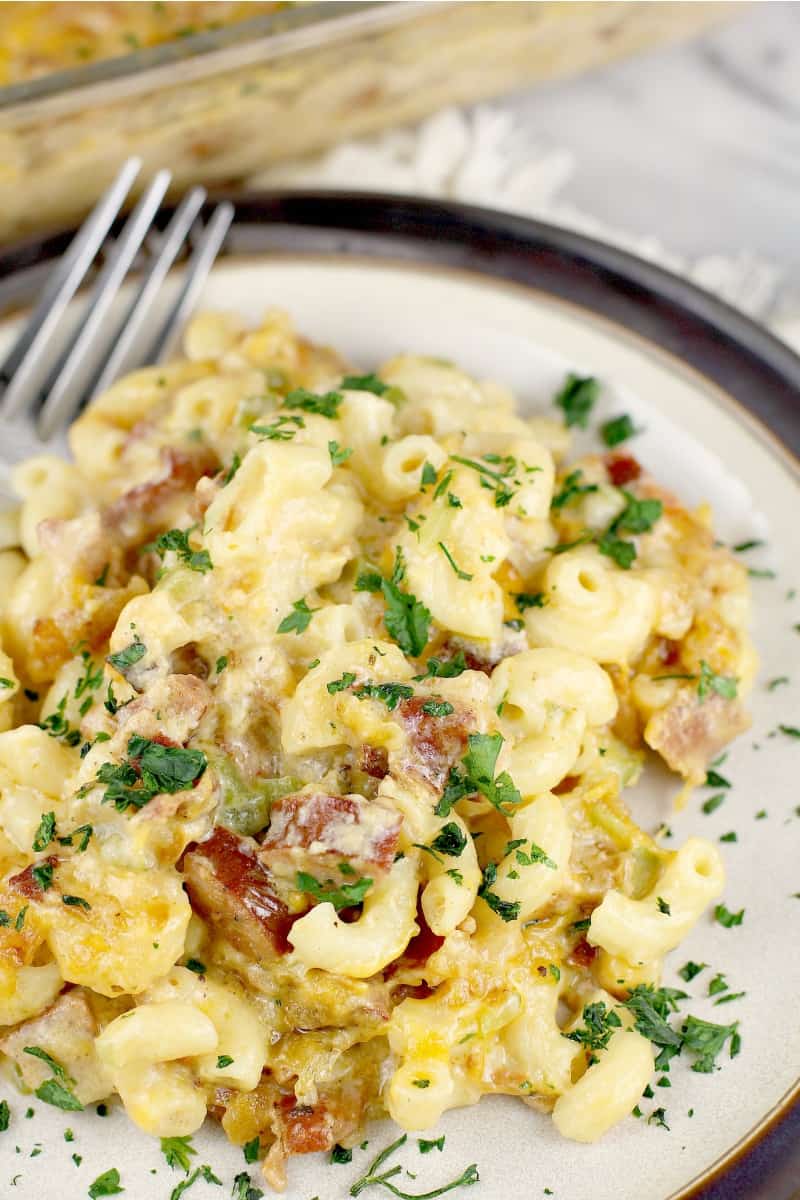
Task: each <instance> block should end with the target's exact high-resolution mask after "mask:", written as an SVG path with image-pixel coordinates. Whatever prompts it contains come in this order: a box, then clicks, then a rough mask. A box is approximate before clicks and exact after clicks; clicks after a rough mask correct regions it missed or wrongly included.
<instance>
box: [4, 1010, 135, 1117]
mask: <svg viewBox="0 0 800 1200" xmlns="http://www.w3.org/2000/svg"><path fill="white" fill-rule="evenodd" d="M106 1003H108V1002H106ZM112 1015H113V1010H112ZM97 1032H98V1030H97V1021H96V1019H95V1015H94V1012H93V1011H92V1007H91V1004H90V1003H89V999H88V993H87V992H86V991H84V989H83V988H82V987H76V988H72V989H71V990H70V991H68V992H64V993H63V994H62V995H61V996H59V997H58V999H57V1000H56V1001H55V1003H54V1004H51V1005H50V1007H49V1008H47V1009H45V1011H44V1012H43V1013H40V1014H39V1015H38V1016H36V1017H33V1018H31V1019H30V1020H29V1021H25V1022H24V1023H23V1024H22V1025H18V1026H17V1027H16V1029H14V1030H10V1031H9V1030H6V1031H4V1036H3V1039H2V1040H1V1041H0V1051H2V1053H3V1054H6V1055H8V1057H9V1058H10V1059H11V1061H12V1062H13V1063H14V1066H15V1068H16V1070H17V1071H18V1072H19V1075H20V1077H21V1079H22V1082H23V1084H24V1085H25V1087H26V1088H28V1089H30V1090H31V1091H33V1090H34V1089H35V1088H36V1087H38V1086H39V1085H40V1084H41V1083H43V1082H44V1080H45V1079H47V1078H48V1076H49V1075H51V1074H52V1071H51V1070H50V1067H48V1066H47V1065H46V1064H45V1063H43V1062H42V1061H41V1059H39V1058H36V1057H34V1056H33V1055H30V1054H26V1053H25V1047H26V1046H38V1047H39V1048H40V1049H42V1050H45V1051H46V1052H47V1053H49V1054H52V1055H53V1057H54V1058H56V1059H57V1060H58V1061H59V1063H61V1065H62V1066H63V1067H64V1068H65V1070H66V1071H67V1072H68V1073H69V1075H70V1076H71V1077H72V1079H73V1080H74V1085H73V1089H72V1090H73V1091H74V1093H75V1095H76V1097H77V1098H78V1099H79V1100H80V1101H81V1102H82V1103H83V1104H92V1103H93V1102H94V1101H96V1100H103V1099H104V1098H105V1097H106V1096H108V1095H109V1094H110V1092H111V1090H112V1088H111V1080H110V1079H109V1078H108V1076H107V1074H106V1070H105V1068H104V1067H102V1066H101V1064H100V1062H99V1061H98V1059H97V1056H96V1054H95V1049H94V1039H95V1037H96V1035H97Z"/></svg>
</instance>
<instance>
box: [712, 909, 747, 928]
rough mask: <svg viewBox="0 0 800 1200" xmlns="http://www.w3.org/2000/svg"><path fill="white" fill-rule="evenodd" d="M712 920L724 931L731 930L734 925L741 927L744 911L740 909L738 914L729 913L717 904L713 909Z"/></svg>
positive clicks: (728, 910)
mask: <svg viewBox="0 0 800 1200" xmlns="http://www.w3.org/2000/svg"><path fill="white" fill-rule="evenodd" d="M714 920H715V921H717V922H718V923H719V924H720V925H723V926H724V927H725V929H732V928H733V926H734V925H741V924H742V922H743V921H744V909H743V908H740V909H739V911H738V912H736V913H735V912H731V911H730V909H728V908H726V907H725V905H724V904H718V905H717V907H716V908H715V909H714Z"/></svg>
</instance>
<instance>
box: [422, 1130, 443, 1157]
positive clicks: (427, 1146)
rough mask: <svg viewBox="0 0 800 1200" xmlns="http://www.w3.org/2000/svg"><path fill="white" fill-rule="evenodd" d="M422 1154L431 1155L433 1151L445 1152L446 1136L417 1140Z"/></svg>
mask: <svg viewBox="0 0 800 1200" xmlns="http://www.w3.org/2000/svg"><path fill="white" fill-rule="evenodd" d="M417 1146H418V1147H419V1152H420V1154H430V1152H431V1150H444V1134H442V1136H441V1137H438V1138H431V1139H430V1140H429V1139H428V1138H417Z"/></svg>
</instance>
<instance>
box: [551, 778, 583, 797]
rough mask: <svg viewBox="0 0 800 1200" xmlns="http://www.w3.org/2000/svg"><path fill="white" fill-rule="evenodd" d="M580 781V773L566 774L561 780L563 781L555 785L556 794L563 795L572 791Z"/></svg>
mask: <svg viewBox="0 0 800 1200" xmlns="http://www.w3.org/2000/svg"><path fill="white" fill-rule="evenodd" d="M579 782H580V776H579V775H565V776H564V778H563V779H562V780H561V783H557V784H556V785H555V787H554V788H553V792H554V794H555V795H556V796H563V795H565V794H566V793H567V792H571V791H572V789H573V788H574V787H575V786H576V784H577V783H579Z"/></svg>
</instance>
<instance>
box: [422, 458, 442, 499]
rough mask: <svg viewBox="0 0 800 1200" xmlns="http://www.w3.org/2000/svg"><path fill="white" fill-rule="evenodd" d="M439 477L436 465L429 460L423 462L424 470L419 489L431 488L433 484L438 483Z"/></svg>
mask: <svg viewBox="0 0 800 1200" xmlns="http://www.w3.org/2000/svg"><path fill="white" fill-rule="evenodd" d="M437 478H438V472H437V470H436V467H434V466H433V465H432V464H431V463H429V462H425V463H423V464H422V472H421V474H420V477H419V482H420V489H419V490H420V491H421V492H424V491H425V489H426V488H429V487H430V486H431V484H434V483H436V480H437Z"/></svg>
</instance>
